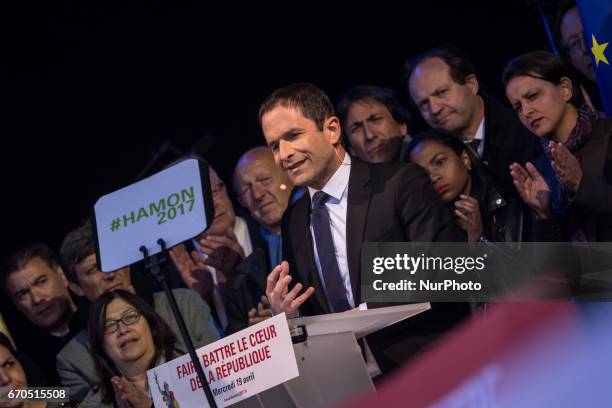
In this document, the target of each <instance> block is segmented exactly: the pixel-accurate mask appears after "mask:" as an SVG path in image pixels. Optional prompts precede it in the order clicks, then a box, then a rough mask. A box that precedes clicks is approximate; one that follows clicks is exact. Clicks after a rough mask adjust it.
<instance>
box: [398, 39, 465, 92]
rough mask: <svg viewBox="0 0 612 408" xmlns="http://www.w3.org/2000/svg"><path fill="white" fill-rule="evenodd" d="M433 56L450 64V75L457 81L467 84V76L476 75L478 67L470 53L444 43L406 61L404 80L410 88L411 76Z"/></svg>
mask: <svg viewBox="0 0 612 408" xmlns="http://www.w3.org/2000/svg"><path fill="white" fill-rule="evenodd" d="M431 58H440V59H441V60H442V61H444V63H445V64H446V65H447V66H448V69H449V72H450V76H451V78H452V79H453V81H455V82H456V83H458V84H460V85H465V83H466V78H467V77H468V76H470V75H476V68H474V64H473V63H472V61H471V60H470V58H469V56H468V54H467V53H466V52H465V51H463V50H462V49H460V48H457V47H455V46H453V45H442V46H440V47H436V48H432V49H430V50H427V51H425V52H423V53H421V54H418V55H417V56H415V57H411V58H409V59H408V60H407V61H406V65H405V67H404V81H405V84H406V86H407V88H408V83H409V81H410V76H412V73H413V72H414V70H415V69H416V67H418V66H419V65H420V64H421V63H422V62H423V61H425V60H428V59H431Z"/></svg>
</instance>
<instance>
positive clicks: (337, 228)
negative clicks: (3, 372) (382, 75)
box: [259, 84, 465, 371]
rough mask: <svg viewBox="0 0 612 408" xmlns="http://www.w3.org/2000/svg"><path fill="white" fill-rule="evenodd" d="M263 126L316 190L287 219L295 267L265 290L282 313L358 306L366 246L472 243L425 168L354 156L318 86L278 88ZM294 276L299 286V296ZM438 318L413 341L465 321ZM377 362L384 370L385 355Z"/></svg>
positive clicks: (283, 160) (288, 165)
mask: <svg viewBox="0 0 612 408" xmlns="http://www.w3.org/2000/svg"><path fill="white" fill-rule="evenodd" d="M259 119H260V122H261V125H262V129H263V133H264V136H265V139H266V142H267V144H268V147H269V148H270V149H271V150H272V153H273V154H274V159H275V161H276V164H277V165H278V166H280V167H281V168H282V169H283V170H284V171H285V172H286V173H287V175H288V177H289V179H290V180H291V181H292V182H293V183H294V184H295V185H297V186H303V187H306V188H307V192H306V193H305V194H304V196H303V197H302V198H300V199H299V200H297V201H296V202H295V203H294V204H292V205H291V206H290V207H289V208H288V209H287V211H286V213H285V215H284V217H283V225H282V239H283V259H285V260H286V261H283V262H282V263H281V265H279V266H277V267H276V268H274V269H273V271H272V272H271V273H270V274H269V276H268V282H267V288H266V295H267V296H268V298H269V300H270V304H271V306H272V308H273V310H274V311H275V312H277V313H278V312H285V313H287V316H289V317H291V316H294V315H295V314H297V312H298V309H299V312H300V313H302V314H308V315H316V314H322V313H337V312H343V311H346V310H350V309H352V308H355V307H357V306H359V305H360V303H361V295H360V290H359V289H360V251H361V242H363V241H377V242H385V241H415V242H416V241H419V242H434V241H442V242H444V241H446V242H448V241H462V240H465V235H464V234H463V233H462V232H460V230H459V229H458V228H457V227H456V226H455V224H454V223H453V221H452V219H451V216H450V214H449V212H448V210H447V209H446V207H445V206H444V204H443V203H442V201H441V200H440V198H439V197H438V195H437V194H436V193H435V191H434V190H433V187H432V185H431V183H430V181H429V177H428V176H427V174H426V173H425V171H424V170H423V169H421V168H420V167H418V166H417V165H415V164H404V163H384V164H366V163H364V162H361V161H359V160H358V159H356V158H352V157H350V156H349V155H348V154H347V153H346V152H345V150H344V148H343V145H342V143H341V140H342V132H341V127H340V122H339V119H338V118H337V117H336V116H335V115H334V109H333V105H332V104H331V102H330V100H329V98H328V97H327V96H326V95H325V94H324V93H323V92H322V91H321V90H320V89H318V88H317V87H315V86H314V85H311V84H293V85H289V86H287V87H284V88H281V89H278V90H277V91H275V92H274V93H273V94H272V95H271V96H270V97H269V98H268V99H267V100H266V101H265V102H264V103H263V105H262V107H261V109H260V112H259ZM290 271H291V275H290ZM293 277H295V281H297V282H298V283H296V284H295V285H293V287H292V288H291V289H290V284H291V282H292V280H293ZM304 287H307V289H306V290H304V291H303V292H302V293H300V292H301V291H302V288H304ZM450 309H454V308H453V307H451V308H450ZM435 313H436V312H435V311H433V310H432V311H431V312H426V313H425V315H427V317H425V318H422V319H420V320H422V321H423V324H422V325H421V326H419V327H416V328H415V329H416V330H417V332H416V333H413V334H416V335H417V336H418V335H423V336H426V337H427V336H428V335H429V334H432V333H434V332H436V333H438V332H440V331H442V330H444V329H446V328H448V327H450V325H451V324H452V323H454V322H456V321H457V319H455V318H454V316H452V317H450V321H449V319H448V316H446V315H445V316H439V315H438V316H437V318H436V319H433V320H432V317H433V316H434V315H435ZM453 313H454V312H453ZM459 314H461V313H459ZM411 320H412V319H411ZM434 320H435V322H434ZM451 321H452V322H451ZM404 327H405V326H404ZM419 331H420V332H419ZM397 334H401V336H402V337H406V332H405V331H401V333H394V334H393V335H392V336H391V337H397V336H396V335H397ZM368 341H370V340H369V339H368ZM410 341H411V342H412V343H413V344H411V345H406V347H407V348H409V349H411V350H413V351H416V350H417V349H418V348H419V347H420V346H421V345H422V344H415V343H419V341H418V340H415V337H414V336H413V338H412V339H411V340H410ZM387 345H388V344H387ZM372 348H373V351H374V347H372ZM383 348H388V347H383ZM400 348H401V349H405V347H400ZM376 354H377V353H375V355H376ZM396 354H397V353H396ZM405 354H406V355H409V354H410V352H407V353H405ZM376 357H377V358H376V359H377V362H378V363H379V365H381V362H383V359H384V358H385V356H382V355H381V354H378V356H376ZM386 357H387V358H390V359H391V360H394V358H393V357H392V356H390V355H387V356H386ZM401 360H402V358H398V359H395V361H390V362H389V363H390V364H389V365H394V364H393V363H396V364H397V363H399V362H400V361H401ZM383 363H386V362H383ZM383 365H385V366H386V365H387V364H383ZM381 368H382V370H383V371H385V367H382V366H381Z"/></svg>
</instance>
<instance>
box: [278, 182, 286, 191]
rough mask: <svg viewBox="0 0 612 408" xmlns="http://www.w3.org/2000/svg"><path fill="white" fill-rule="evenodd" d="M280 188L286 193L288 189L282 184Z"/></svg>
mask: <svg viewBox="0 0 612 408" xmlns="http://www.w3.org/2000/svg"><path fill="white" fill-rule="evenodd" d="M279 188H280V189H281V190H283V191H285V190H286V189H287V185H286V184H284V183H283V184H281V185H280V186H279Z"/></svg>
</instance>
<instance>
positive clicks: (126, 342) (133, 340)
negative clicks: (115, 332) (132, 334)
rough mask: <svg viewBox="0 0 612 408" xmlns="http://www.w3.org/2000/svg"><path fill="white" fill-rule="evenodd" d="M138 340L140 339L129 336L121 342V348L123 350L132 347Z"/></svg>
mask: <svg viewBox="0 0 612 408" xmlns="http://www.w3.org/2000/svg"><path fill="white" fill-rule="evenodd" d="M137 341H138V339H136V338H129V339H126V340H123V341H122V342H121V343H119V348H120V349H121V350H123V349H126V348H128V347H130V346H131V345H132V344H134V343H136V342H137Z"/></svg>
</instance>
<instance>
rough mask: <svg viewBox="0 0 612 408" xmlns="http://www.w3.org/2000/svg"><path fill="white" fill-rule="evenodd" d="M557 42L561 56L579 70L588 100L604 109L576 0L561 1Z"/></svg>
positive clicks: (578, 74) (557, 19)
mask: <svg viewBox="0 0 612 408" xmlns="http://www.w3.org/2000/svg"><path fill="white" fill-rule="evenodd" d="M555 28H556V34H557V35H556V37H557V42H558V43H559V51H560V52H561V56H562V57H563V58H564V59H565V60H566V61H567V62H568V63H569V64H571V65H572V66H573V67H574V68H575V69H576V71H577V77H578V79H579V82H580V85H581V86H582V88H583V91H584V92H585V93H586V96H588V98H585V99H588V100H587V102H590V105H591V106H592V107H593V108H594V109H596V110H598V111H603V103H602V100H601V96H600V94H599V89H598V88H597V82H596V79H595V69H594V68H593V59H592V58H591V51H590V46H589V45H588V41H589V39H588V38H587V39H585V38H584V31H583V28H582V21H581V20H580V14H579V13H578V7H577V6H576V1H575V0H567V1H564V2H561V4H560V5H559V9H558V12H557V18H556V23H555Z"/></svg>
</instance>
